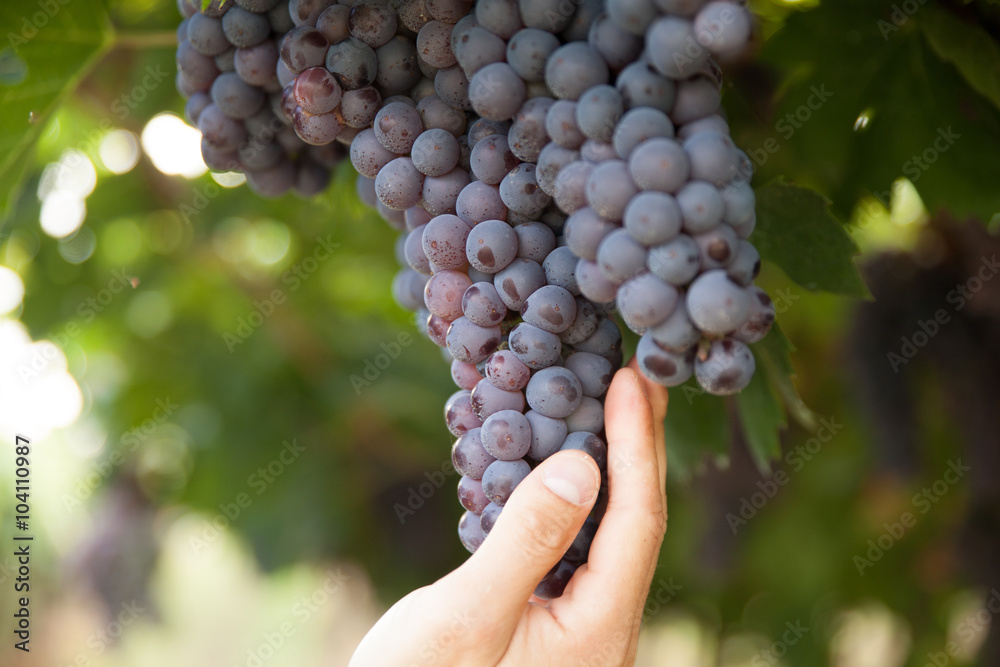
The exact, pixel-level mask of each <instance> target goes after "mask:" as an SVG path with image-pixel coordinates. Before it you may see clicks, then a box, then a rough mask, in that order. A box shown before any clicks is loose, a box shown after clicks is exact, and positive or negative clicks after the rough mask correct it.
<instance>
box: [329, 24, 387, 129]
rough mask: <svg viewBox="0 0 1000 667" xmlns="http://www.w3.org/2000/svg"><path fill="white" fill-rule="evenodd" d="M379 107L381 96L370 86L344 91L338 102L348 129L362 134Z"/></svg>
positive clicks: (373, 119)
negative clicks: (352, 128)
mask: <svg viewBox="0 0 1000 667" xmlns="http://www.w3.org/2000/svg"><path fill="white" fill-rule="evenodd" d="M338 6H343V5H338ZM381 105H382V96H381V95H380V94H379V92H378V90H377V89H375V88H373V87H372V86H365V87H364V88H358V89H357V90H345V91H344V95H343V97H342V98H341V100H340V113H341V114H342V115H343V116H344V122H345V123H347V125H348V126H349V127H354V128H358V129H361V130H362V132H364V131H365V130H367V129H369V128H370V126H371V124H372V123H373V122H374V121H375V115H376V114H377V113H378V110H379V107H380V106H381ZM359 136H360V133H359ZM373 138H374V137H373ZM353 145H354V143H353V142H351V146H352V147H353Z"/></svg>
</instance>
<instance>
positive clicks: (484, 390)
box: [472, 379, 524, 419]
mask: <svg viewBox="0 0 1000 667" xmlns="http://www.w3.org/2000/svg"><path fill="white" fill-rule="evenodd" d="M472 408H473V410H474V411H475V414H476V416H477V417H479V419H486V418H487V417H489V416H490V415H492V414H493V413H495V412H500V411H501V410H517V411H518V412H521V411H522V410H524V393H523V392H520V391H505V390H503V389H498V388H497V387H496V386H494V385H493V384H492V383H491V382H490V381H489V380H486V379H483V380H480V381H479V384H477V385H476V388H475V389H473V390H472Z"/></svg>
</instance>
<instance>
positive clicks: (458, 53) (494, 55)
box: [452, 26, 507, 79]
mask: <svg viewBox="0 0 1000 667" xmlns="http://www.w3.org/2000/svg"><path fill="white" fill-rule="evenodd" d="M452 43H453V44H454V46H453V47H452V48H453V49H454V53H455V58H456V60H457V61H458V64H459V66H460V67H461V68H462V71H463V72H465V76H467V77H469V78H470V79H471V78H472V76H473V75H474V74H476V72H478V71H479V70H481V69H482V68H483V67H486V66H487V65H490V64H492V63H500V62H503V59H504V54H505V53H506V50H507V45H506V43H504V41H503V40H502V39H500V38H499V37H497V36H496V35H494V34H493V33H492V32H490V31H489V30H487V29H486V28H482V27H480V26H473V27H470V28H468V29H466V30H464V31H463V32H462V34H461V35H460V36H459V37H458V38H457V39H455V40H453V42H452Z"/></svg>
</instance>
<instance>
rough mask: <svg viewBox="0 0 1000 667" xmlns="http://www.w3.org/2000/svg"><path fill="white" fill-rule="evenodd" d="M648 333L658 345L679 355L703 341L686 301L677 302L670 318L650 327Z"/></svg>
mask: <svg viewBox="0 0 1000 667" xmlns="http://www.w3.org/2000/svg"><path fill="white" fill-rule="evenodd" d="M647 333H648V334H649V335H650V337H651V338H652V339H653V340H654V341H656V344H657V345H659V346H660V347H662V348H664V349H666V350H670V351H672V352H677V353H684V352H687V351H688V350H691V349H692V348H693V347H694V346H695V344H697V343H698V341H699V340H700V339H701V332H700V331H698V329H697V327H695V325H694V322H692V321H691V317H690V316H689V315H688V312H687V306H686V305H685V302H684V299H679V300H678V301H677V306H676V307H675V308H674V312H673V313H672V314H671V315H670V317H668V318H667V319H666V320H664V321H663V322H661V323H660V324H657V325H656V326H654V327H650V329H649V330H648V332H647Z"/></svg>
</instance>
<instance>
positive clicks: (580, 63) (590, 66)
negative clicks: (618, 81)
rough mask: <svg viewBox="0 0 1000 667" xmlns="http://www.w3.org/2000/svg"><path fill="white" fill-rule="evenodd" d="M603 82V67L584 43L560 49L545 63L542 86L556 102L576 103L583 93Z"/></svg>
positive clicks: (604, 69) (606, 77) (598, 56)
mask: <svg viewBox="0 0 1000 667" xmlns="http://www.w3.org/2000/svg"><path fill="white" fill-rule="evenodd" d="M607 80H608V65H607V63H605V62H604V58H602V57H601V55H600V54H599V53H598V52H597V51H596V50H594V49H593V48H592V47H591V46H590V45H589V44H587V43H586V42H570V43H569V44H564V45H563V46H560V47H559V48H558V49H556V50H555V51H553V52H552V54H551V55H550V56H549V59H548V61H547V62H546V63H545V83H546V85H548V87H549V90H551V91H552V92H553V94H555V96H556V97H558V98H562V99H572V100H576V99H579V98H580V96H581V95H582V94H583V92H584V91H585V90H587V89H588V88H590V87H592V86H597V85H600V84H602V83H607Z"/></svg>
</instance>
